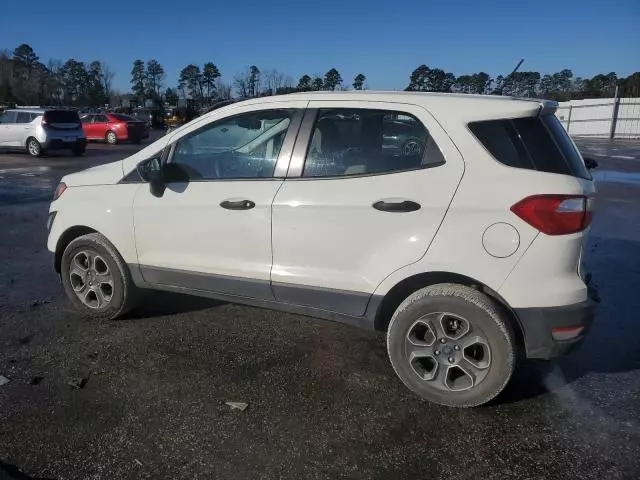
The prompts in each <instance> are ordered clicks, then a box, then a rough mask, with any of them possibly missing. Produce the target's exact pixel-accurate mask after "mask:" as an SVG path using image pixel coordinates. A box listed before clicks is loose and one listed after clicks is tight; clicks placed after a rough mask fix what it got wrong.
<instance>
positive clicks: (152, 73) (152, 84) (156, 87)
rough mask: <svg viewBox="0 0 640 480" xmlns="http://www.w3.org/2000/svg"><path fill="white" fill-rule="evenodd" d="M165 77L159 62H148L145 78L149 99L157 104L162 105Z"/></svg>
mask: <svg viewBox="0 0 640 480" xmlns="http://www.w3.org/2000/svg"><path fill="white" fill-rule="evenodd" d="M165 77H166V75H165V73H164V68H163V67H162V65H160V63H159V62H158V61H157V60H149V61H148V62H147V70H146V72H145V78H144V80H145V92H146V96H147V98H152V99H153V100H154V101H155V102H156V103H161V100H162V93H161V92H162V86H163V82H164V79H165Z"/></svg>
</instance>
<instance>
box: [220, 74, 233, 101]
mask: <svg viewBox="0 0 640 480" xmlns="http://www.w3.org/2000/svg"><path fill="white" fill-rule="evenodd" d="M216 92H217V93H218V98H219V99H220V100H231V85H229V84H228V83H224V82H222V81H220V79H218V80H217V81H216Z"/></svg>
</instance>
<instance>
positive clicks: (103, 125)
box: [80, 113, 149, 145]
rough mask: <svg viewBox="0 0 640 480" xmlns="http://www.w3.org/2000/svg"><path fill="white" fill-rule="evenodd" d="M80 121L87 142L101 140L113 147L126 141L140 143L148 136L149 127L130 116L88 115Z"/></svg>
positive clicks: (112, 114)
mask: <svg viewBox="0 0 640 480" xmlns="http://www.w3.org/2000/svg"><path fill="white" fill-rule="evenodd" d="M80 120H81V121H82V129H83V130H84V134H85V136H86V137H87V140H103V141H105V142H107V143H109V144H111V145H115V144H116V143H118V142H124V141H126V140H130V141H132V142H133V143H140V142H141V141H142V139H143V138H147V137H148V136H149V125H148V124H147V123H146V122H141V121H140V120H138V119H137V118H134V117H132V116H131V115H123V114H121V113H90V114H88V115H84V116H83V117H82V118H81V119H80Z"/></svg>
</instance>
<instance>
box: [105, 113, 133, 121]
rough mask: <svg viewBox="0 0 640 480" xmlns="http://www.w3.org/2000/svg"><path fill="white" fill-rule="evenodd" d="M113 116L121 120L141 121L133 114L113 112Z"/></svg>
mask: <svg viewBox="0 0 640 480" xmlns="http://www.w3.org/2000/svg"><path fill="white" fill-rule="evenodd" d="M111 116H112V117H114V118H115V119H116V120H120V121H121V122H137V121H139V120H138V119H137V118H135V117H132V116H131V115H122V114H120V113H112V114H111Z"/></svg>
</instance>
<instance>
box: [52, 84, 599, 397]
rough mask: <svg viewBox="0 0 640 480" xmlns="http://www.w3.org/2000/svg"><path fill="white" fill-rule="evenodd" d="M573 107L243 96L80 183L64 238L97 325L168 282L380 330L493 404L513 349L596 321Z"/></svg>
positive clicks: (394, 346)
mask: <svg viewBox="0 0 640 480" xmlns="http://www.w3.org/2000/svg"><path fill="white" fill-rule="evenodd" d="M556 108H557V104H556V103H555V102H549V101H538V100H531V99H514V98H507V97H491V96H474V95H454V94H449V95H442V94H435V95H434V94H425V93H406V92H402V93H398V92H389V93H381V92H363V93H362V92H325V93H317V92H316V93H300V94H291V95H287V96H280V97H271V98H262V99H252V100H248V101H244V102H240V103H236V104H233V105H229V106H226V107H223V108H220V109H217V110H214V111H213V112H210V113H208V114H206V115H203V116H202V117H200V118H197V119H195V120H194V121H193V122H191V123H190V124H188V125H185V126H184V127H183V128H182V129H179V130H177V131H175V132H173V133H172V134H170V135H166V136H164V137H162V138H161V139H159V140H158V141H156V142H155V143H153V144H152V145H149V146H148V147H147V148H145V149H143V150H141V151H140V152H138V153H136V154H135V155H132V156H131V157H129V158H126V159H124V160H122V161H119V162H115V163H112V164H108V165H102V166H99V167H95V168H92V169H88V170H85V171H84V172H80V173H75V174H72V175H67V176H66V177H64V178H63V179H62V183H60V185H59V186H58V189H57V190H56V193H55V196H54V199H53V202H52V204H51V207H50V210H49V212H50V213H49V221H48V229H49V238H48V248H49V250H50V251H51V252H53V253H54V266H55V269H56V271H57V272H58V273H59V274H60V277H61V280H62V284H63V286H64V290H65V292H66V294H67V296H68V298H69V300H70V302H71V303H72V304H73V305H74V306H75V307H76V308H77V309H78V310H79V311H81V312H83V314H84V315H85V316H92V317H95V318H96V319H102V320H104V319H113V318H117V317H120V316H122V315H125V314H126V313H127V312H128V311H129V310H130V309H131V308H132V307H133V306H134V305H135V304H136V302H138V301H139V299H140V298H143V297H140V296H139V292H140V291H141V290H143V289H155V290H165V291H176V292H181V293H190V294H193V295H201V296H206V297H212V298H216V299H222V300H226V301H230V302H236V303H243V304H247V305H253V306H260V307H265V308H271V309H277V310H282V311H287V312H294V313H299V314H303V315H310V316H315V317H319V318H325V319H329V320H335V321H341V322H345V323H347V324H351V325H356V326H360V327H365V328H370V329H374V328H375V329H378V330H383V331H385V332H386V335H387V349H388V354H389V357H390V360H391V364H392V365H393V368H394V370H395V371H396V373H397V374H398V376H399V377H400V379H401V380H402V381H403V382H404V383H405V384H406V386H407V387H409V388H410V389H411V390H413V391H414V392H415V393H417V394H418V395H420V396H421V397H423V398H425V399H427V400H430V401H432V402H436V403H439V404H443V405H449V406H456V407H470V406H476V405H480V404H483V403H485V402H487V401H489V400H491V399H492V398H494V397H495V396H496V395H497V394H498V393H499V392H500V391H501V390H502V389H503V388H504V387H505V385H506V384H507V382H508V381H509V379H510V377H511V375H512V372H513V371H514V368H515V366H516V358H518V357H519V356H520V355H522V356H523V357H528V358H543V359H548V358H551V357H554V356H557V355H560V354H562V353H565V352H567V351H569V350H570V349H571V348H573V347H575V346H576V345H578V344H579V343H580V342H581V341H582V339H583V338H584V336H585V334H586V332H587V330H588V328H589V326H590V324H591V322H592V319H593V316H594V305H593V303H592V301H591V300H590V296H589V294H590V288H589V287H588V285H587V283H588V276H587V274H586V272H585V270H584V267H583V263H582V260H583V259H584V258H583V256H584V254H585V253H586V250H585V248H584V245H585V241H586V237H587V232H588V227H589V223H590V220H591V216H592V213H593V198H594V195H595V185H594V181H593V179H592V177H591V175H590V173H589V171H588V169H587V168H586V166H585V162H584V161H583V159H582V157H581V156H580V153H579V152H578V150H577V148H576V146H575V145H574V143H573V142H572V140H571V139H570V138H569V136H568V135H567V134H566V132H565V131H564V129H563V128H562V126H561V124H560V123H559V121H558V120H557V119H556V117H555V115H554V112H555V110H556ZM389 122H402V123H403V126H402V127H398V129H399V130H402V132H401V133H402V135H404V137H403V138H406V139H413V140H412V142H415V144H417V145H418V146H419V148H418V147H415V146H414V147H411V148H401V146H402V145H403V144H405V145H406V142H401V141H399V140H397V139H396V140H393V139H391V138H390V137H391V136H393V135H391V133H393V132H391V131H393V130H394V128H389V124H390V123H389ZM395 127H397V125H395ZM405 127H406V128H405ZM407 132H409V133H407ZM395 133H397V132H395ZM394 145H395V146H394ZM392 147H393V148H392ZM145 184H146V185H145ZM89 204H90V205H91V208H88V207H87V205H89ZM134 225H135V229H134ZM294 340H295V339H292V341H294Z"/></svg>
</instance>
